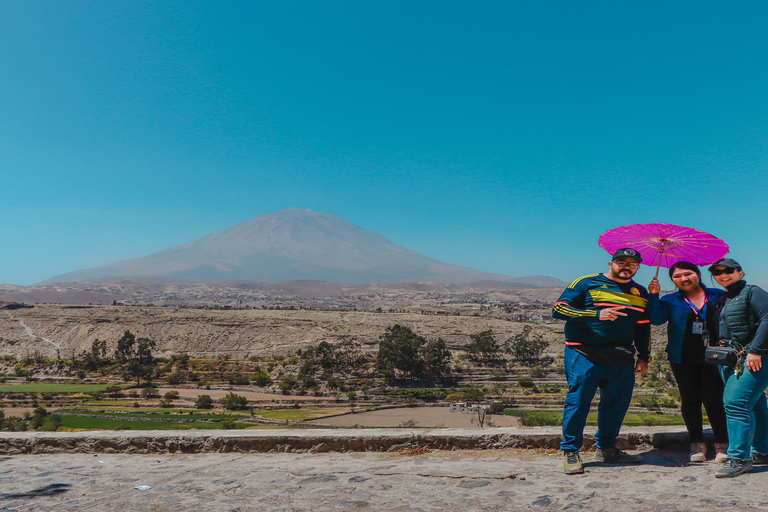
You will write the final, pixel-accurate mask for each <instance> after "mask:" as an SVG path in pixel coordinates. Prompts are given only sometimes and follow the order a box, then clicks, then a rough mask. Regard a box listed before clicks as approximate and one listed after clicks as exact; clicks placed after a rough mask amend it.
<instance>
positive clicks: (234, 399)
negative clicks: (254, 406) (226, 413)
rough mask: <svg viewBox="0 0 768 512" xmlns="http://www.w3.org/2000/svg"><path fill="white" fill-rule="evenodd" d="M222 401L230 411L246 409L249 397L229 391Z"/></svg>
mask: <svg viewBox="0 0 768 512" xmlns="http://www.w3.org/2000/svg"><path fill="white" fill-rule="evenodd" d="M220 402H221V405H223V406H224V408H225V409H227V410H230V411H236V410H241V409H245V407H246V406H247V405H248V399H247V398H245V397H244V396H240V395H236V394H234V393H233V392H231V391H230V392H229V394H227V396H225V397H224V398H222V399H221V400H220Z"/></svg>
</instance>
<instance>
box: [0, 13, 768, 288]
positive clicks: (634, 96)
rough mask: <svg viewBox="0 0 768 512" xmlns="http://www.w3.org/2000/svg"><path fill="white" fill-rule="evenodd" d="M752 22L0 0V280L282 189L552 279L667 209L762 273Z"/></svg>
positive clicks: (396, 233) (266, 207)
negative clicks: (605, 239) (605, 236)
mask: <svg viewBox="0 0 768 512" xmlns="http://www.w3.org/2000/svg"><path fill="white" fill-rule="evenodd" d="M767 18H768V3H766V2H764V1H757V0H754V1H744V2H737V3H726V2H720V1H717V2H715V1H707V0H696V1H685V0H681V1H678V2H667V1H664V2H662V1H648V2H615V1H600V0H597V1H593V2H572V1H565V0H559V1H558V0H553V1H547V2H542V1H539V0H530V1H515V0H503V1H491V0H487V1H483V0H480V1H476V2H466V1H457V0H421V1H413V0H408V1H405V0H386V1H383V0H382V1H374V0H370V1H364V2H363V1H359V0H349V1H337V0H281V1H279V2H274V1H258V0H249V1H238V0H230V1H227V2H214V1H207V2H206V1H196V0H182V1H164V0H159V1H153V2H149V1H135V0H132V1H123V0H110V1H109V2H103V1H101V0H93V1H81V0H68V1H66V2H61V1H58V0H37V1H34V2H30V1H27V0H3V1H2V2H0V19H2V20H3V21H2V25H3V28H2V30H0V48H2V49H3V50H2V51H0V69H2V74H1V75H0V76H2V79H1V80H0V178H2V180H1V181H0V187H2V188H0V190H1V191H2V194H0V198H1V199H2V200H0V219H2V221H1V222H0V247H1V248H2V249H0V283H4V284H17V285H29V284H34V283H36V282H40V281H43V280H45V279H47V278H50V277H52V276H54V275H57V274H61V273H64V272H69V271H73V270H77V269H83V268H89V267H93V266H98V265H104V264H107V263H111V262H114V261H117V260H122V259H127V258H133V257H138V256H144V255H147V254H151V253H153V252H156V251H159V250H162V249H166V248H169V247H173V246H177V245H180V244H183V243H186V242H189V241H191V240H194V239H197V238H199V237H201V236H204V235H207V234H209V233H212V232H216V231H220V230H222V229H225V228H228V227H230V226H232V225H234V224H238V223H240V222H245V221H247V220H250V219H252V218H254V217H257V216H259V215H262V214H265V213H269V212H273V211H276V210H280V209H284V208H290V207H300V208H307V209H310V210H315V211H325V212H329V213H332V214H334V215H338V216H340V217H343V218H345V219H347V220H349V221H350V222H353V223H355V224H357V225H359V226H361V227H363V228H365V229H368V230H370V231H374V232H376V233H379V234H381V235H383V236H385V237H386V238H388V239H390V240H391V241H393V242H395V243H398V244H400V245H403V246H405V247H407V248H409V249H412V250H415V251H418V252H420V253H423V254H425V255H427V256H431V257H433V258H437V259H439V260H442V261H446V262H450V263H455V264H459V265H464V266H468V267H472V268H475V269H478V270H483V271H488V272H494V273H498V274H505V275H510V276H524V275H533V274H543V275H549V276H554V277H558V278H560V279H562V280H564V281H571V280H573V279H575V278H576V277H578V276H582V275H585V274H590V273H594V272H599V271H605V270H607V262H608V259H609V257H608V255H607V253H606V252H605V251H604V250H603V249H600V248H599V247H598V245H597V240H598V237H599V236H600V235H601V234H602V233H603V232H605V231H607V230H609V229H611V228H613V227H616V226H621V225H627V224H634V223H650V222H665V223H673V224H680V225H683V226H688V227H694V228H697V229H700V230H704V231H707V232H710V233H712V234H714V235H716V236H718V237H720V238H722V239H724V240H725V241H726V242H727V243H728V244H729V245H730V248H731V256H732V257H734V258H736V259H737V260H738V261H739V262H740V263H741V264H742V266H743V267H744V269H745V272H746V274H747V280H749V281H750V282H753V283H756V284H761V285H766V284H768V258H766V254H767V253H768V237H767V236H766V225H767V224H768V206H766V205H768V194H766V191H767V190H766V189H767V188H768V187H767V186H766V178H765V176H766V171H768V94H766V91H768V66H766V63H768V31H767V30H765V20H766V19H767ZM652 275H653V270H652V269H649V268H647V267H643V268H642V269H641V271H640V272H639V273H638V275H637V280H638V281H639V282H640V283H642V284H646V283H647V282H648V281H650V279H651V277H652ZM662 285H663V286H665V285H666V286H667V287H671V283H669V281H668V280H666V277H665V278H664V280H662Z"/></svg>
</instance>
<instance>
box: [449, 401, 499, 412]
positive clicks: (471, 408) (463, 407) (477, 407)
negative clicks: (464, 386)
mask: <svg viewBox="0 0 768 512" xmlns="http://www.w3.org/2000/svg"><path fill="white" fill-rule="evenodd" d="M490 409H491V406H490V405H488V404H470V403H464V402H456V403H454V404H451V408H450V409H449V411H450V412H459V413H461V414H476V413H477V411H481V410H485V411H489V410H490Z"/></svg>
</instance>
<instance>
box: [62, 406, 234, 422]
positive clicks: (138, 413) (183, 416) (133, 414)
mask: <svg viewBox="0 0 768 512" xmlns="http://www.w3.org/2000/svg"><path fill="white" fill-rule="evenodd" d="M61 412H71V413H75V414H91V415H99V416H125V417H127V418H139V419H141V418H155V419H167V420H168V421H169V422H172V421H174V420H217V421H218V420H225V419H234V420H237V419H240V418H244V417H247V416H249V414H248V413H246V414H238V413H237V412H230V411H227V412H226V413H223V412H216V413H213V412H210V411H205V410H196V409H170V410H169V409H157V408H144V407H142V408H141V409H135V408H125V409H117V408H112V407H110V408H109V409H93V408H90V407H71V408H66V409H61ZM190 413H192V414H190Z"/></svg>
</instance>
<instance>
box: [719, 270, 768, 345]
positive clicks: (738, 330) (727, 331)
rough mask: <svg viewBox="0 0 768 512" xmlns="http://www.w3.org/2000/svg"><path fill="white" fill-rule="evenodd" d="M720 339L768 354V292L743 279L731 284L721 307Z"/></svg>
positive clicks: (721, 300) (721, 302) (720, 303)
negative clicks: (732, 341)
mask: <svg viewBox="0 0 768 512" xmlns="http://www.w3.org/2000/svg"><path fill="white" fill-rule="evenodd" d="M716 315H718V316H717V318H718V319H719V320H718V339H730V340H734V341H736V342H738V343H739V344H740V345H741V346H744V347H747V352H748V353H751V354H757V355H760V356H764V355H768V293H766V292H765V291H764V290H763V289H762V288H760V287H758V286H754V285H748V284H747V283H746V281H744V280H743V279H742V280H740V281H737V282H735V283H733V284H732V285H730V286H729V287H728V288H727V289H726V294H725V296H724V297H722V298H721V299H720V301H719V302H718V304H717V311H716Z"/></svg>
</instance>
